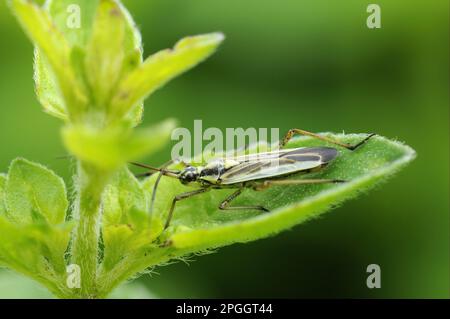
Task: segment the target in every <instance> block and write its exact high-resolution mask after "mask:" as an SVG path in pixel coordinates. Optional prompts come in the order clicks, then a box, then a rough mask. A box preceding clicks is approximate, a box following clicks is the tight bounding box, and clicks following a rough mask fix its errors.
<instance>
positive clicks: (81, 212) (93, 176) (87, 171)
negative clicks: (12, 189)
mask: <svg viewBox="0 0 450 319" xmlns="http://www.w3.org/2000/svg"><path fill="white" fill-rule="evenodd" d="M108 176H109V174H108V173H106V172H104V171H100V170H98V169H96V168H94V167H92V166H89V165H87V164H85V163H81V162H80V163H79V164H78V176H77V178H78V187H79V188H78V190H77V203H76V206H75V208H74V217H75V219H76V220H77V227H76V229H75V235H74V239H73V245H72V253H71V256H72V263H74V264H76V265H78V266H79V267H80V271H81V273H80V279H81V286H80V289H79V290H78V291H77V292H76V293H75V294H74V296H77V297H81V298H95V297H96V296H97V294H98V291H97V286H96V279H97V266H98V244H99V232H100V230H99V228H100V217H101V212H100V210H101V198H102V193H103V190H104V188H105V185H106V182H107V179H108Z"/></svg>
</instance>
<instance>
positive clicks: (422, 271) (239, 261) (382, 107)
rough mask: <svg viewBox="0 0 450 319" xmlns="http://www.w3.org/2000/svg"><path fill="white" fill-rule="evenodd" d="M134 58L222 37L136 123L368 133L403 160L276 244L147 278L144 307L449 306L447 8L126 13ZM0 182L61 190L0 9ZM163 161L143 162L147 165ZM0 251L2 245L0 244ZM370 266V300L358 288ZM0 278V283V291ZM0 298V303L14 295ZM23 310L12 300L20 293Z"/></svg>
mask: <svg viewBox="0 0 450 319" xmlns="http://www.w3.org/2000/svg"><path fill="white" fill-rule="evenodd" d="M124 3H125V4H126V5H127V6H128V8H129V10H130V11H131V13H132V14H133V16H134V18H135V20H136V21H137V23H138V25H139V27H140V29H141V31H142V34H143V40H144V48H145V53H146V55H148V54H150V53H152V52H155V51H157V50H159V49H162V48H166V47H170V46H172V45H173V44H174V43H175V42H176V40H177V39H179V38H181V37H183V36H185V35H192V34H198V33H205V32H210V31H222V32H224V33H225V34H226V36H227V40H226V42H225V44H224V45H223V47H222V48H221V49H220V50H219V52H218V53H217V54H216V55H214V56H213V57H212V58H211V59H210V60H208V61H207V62H206V63H204V64H202V65H201V66H199V67H197V68H196V69H195V70H193V71H191V72H189V73H187V74H185V75H183V76H182V77H180V78H178V79H176V80H175V81H173V82H172V83H170V84H169V85H167V86H166V87H165V88H164V89H163V90H161V91H158V92H157V93H155V94H154V95H153V96H152V97H151V99H149V100H148V101H147V102H146V112H145V123H144V125H148V124H150V123H154V122H158V121H160V120H162V119H164V118H166V117H177V118H178V119H179V120H180V125H181V126H183V127H188V128H190V127H192V126H193V120H194V119H202V120H203V125H204V127H219V128H223V129H224V128H226V127H244V128H247V127H256V128H258V127H268V128H271V127H279V128H280V129H281V131H285V130H288V129H289V128H293V127H299V128H304V129H308V130H311V131H315V132H320V131H334V132H342V131H343V130H345V131H346V132H376V133H379V134H381V135H384V136H387V137H391V138H394V139H398V140H401V141H405V142H406V143H407V144H409V145H410V146H412V147H413V148H414V149H416V151H417V152H418V158H417V159H416V161H414V162H413V164H412V165H410V166H409V167H407V168H406V169H405V170H403V171H402V172H401V173H400V174H398V175H397V176H396V177H395V178H393V179H392V180H391V181H390V182H389V183H387V184H385V185H383V186H382V187H379V188H378V189H377V190H375V191H372V192H370V193H369V194H367V195H364V196H362V197H360V198H358V199H357V200H354V201H351V202H348V203H346V204H345V205H343V206H342V207H339V208H338V209H335V210H334V211H333V212H331V213H328V214H326V215H324V216H323V217H322V218H321V219H320V220H314V221H311V222H309V223H307V224H304V225H301V226H298V227H296V228H294V229H292V230H291V231H287V232H285V233H282V234H280V235H278V236H276V237H273V238H268V239H265V240H261V241H258V242H254V243H249V244H245V245H242V244H239V245H233V246H230V247H226V248H222V249H220V251H218V252H217V253H214V254H210V255H206V256H202V257H196V258H194V260H195V261H194V262H192V263H190V265H189V266H187V265H186V264H184V263H176V264H172V265H169V266H165V267H161V268H158V269H156V272H157V274H153V275H152V277H151V278H150V277H149V276H144V277H142V278H141V279H139V280H141V281H142V282H143V283H145V284H146V285H147V286H148V287H149V288H150V289H151V291H152V293H153V294H154V295H156V296H159V297H191V298H194V297H363V298H372V297H376V298H391V297H401V298H404V297H412V298H419V297H420V298H432V297H440V298H444V297H449V282H450V279H449V251H450V248H449V239H450V238H449V237H450V236H449V60H448V59H449V14H448V12H449V7H448V6H449V5H448V1H446V0H436V1H415V2H411V1H408V0H397V1H387V0H386V1H376V3H377V4H379V5H380V6H381V10H382V28H381V29H376V30H370V29H368V28H367V27H366V18H367V16H368V13H366V7H367V5H368V4H369V3H370V2H367V1H359V0H349V1H339V2H338V1H331V0H329V1H324V0H320V1H317V0H308V1H306V0H305V1H300V0H280V1H273V0H272V1H268V0H246V1H238V0H226V1H225V0H221V1H218V0H210V1H204V0H203V1H202V0H184V1H181V0H146V1H142V0H141V1H138V0H128V1H124ZM0 40H1V42H0V43H1V46H0V146H1V151H0V171H6V170H7V169H8V165H9V163H10V161H11V160H12V159H14V158H15V157H17V156H23V157H26V158H28V159H30V160H34V161H38V162H41V163H44V164H46V165H48V166H49V167H51V168H52V169H54V170H55V171H57V172H58V173H59V174H60V175H62V176H64V178H65V179H66V181H68V182H70V181H71V174H72V169H73V167H71V165H70V163H69V162H68V161H65V160H57V159H55V158H56V157H57V156H60V155H64V154H65V150H64V148H63V146H62V144H61V140H60V135H59V134H60V127H61V123H60V122H59V121H58V120H56V119H53V118H51V117H49V116H47V115H45V114H44V113H43V112H41V110H40V106H39V105H38V103H37V101H36V98H35V96H34V92H33V80H32V75H33V72H32V58H33V53H32V46H31V45H30V43H29V42H28V40H27V39H26V38H25V36H24V34H23V33H22V31H21V30H20V28H19V27H18V25H17V23H16V22H15V20H14V18H13V17H12V16H11V14H10V12H9V11H8V10H7V8H6V4H5V1H4V0H0ZM169 156H170V146H168V147H167V148H166V150H164V151H162V152H160V153H159V154H158V155H157V156H154V157H152V158H147V159H144V160H145V161H146V162H148V163H153V164H155V165H156V164H160V163H162V162H164V161H165V160H166V159H168V157H169ZM0 238H1V234H0ZM372 263H376V264H379V265H380V266H381V276H382V288H381V289H373V290H370V289H368V288H367V287H366V277H367V275H368V274H367V273H366V267H367V265H368V264H372ZM2 278H4V276H2ZM20 287H21V285H14V283H10V284H9V285H7V284H5V283H3V284H0V296H3V297H4V296H17V295H21V294H20V293H18V291H14V290H11V289H16V290H17V289H21V288H20ZM22 296H26V292H24V294H23V295H22Z"/></svg>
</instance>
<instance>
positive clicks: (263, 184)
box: [253, 179, 346, 191]
mask: <svg viewBox="0 0 450 319" xmlns="http://www.w3.org/2000/svg"><path fill="white" fill-rule="evenodd" d="M345 182H346V181H344V180H341V179H279V180H268V181H264V182H260V183H255V184H254V186H253V189H254V190H257V191H260V190H264V189H266V188H269V187H270V186H281V185H311V184H336V183H345Z"/></svg>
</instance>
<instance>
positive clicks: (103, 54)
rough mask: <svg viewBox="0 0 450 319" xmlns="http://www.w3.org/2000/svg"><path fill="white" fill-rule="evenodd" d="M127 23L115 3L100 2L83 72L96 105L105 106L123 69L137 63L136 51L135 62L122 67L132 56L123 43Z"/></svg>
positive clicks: (134, 65)
mask: <svg viewBox="0 0 450 319" xmlns="http://www.w3.org/2000/svg"><path fill="white" fill-rule="evenodd" d="M127 22H128V21H127V18H126V16H125V13H124V12H123V11H121V6H120V5H119V4H118V2H116V1H113V0H101V1H100V4H99V7H98V8H97V15H96V18H95V20H94V25H93V30H92V36H91V38H90V40H89V42H88V45H87V51H86V70H89V72H86V73H87V79H88V82H89V85H90V87H91V89H92V91H93V92H94V98H95V105H97V106H106V105H107V104H108V102H109V99H110V97H111V95H112V93H113V90H114V88H115V87H116V84H117V82H118V81H119V79H120V78H121V77H122V76H123V74H122V71H123V70H125V71H126V72H130V71H131V70H132V69H133V68H136V67H137V66H138V65H139V64H140V56H141V54H140V52H139V51H137V60H136V59H131V61H130V60H128V61H127V62H128V65H127V66H125V61H126V59H127V58H128V55H129V54H132V53H135V52H133V51H131V52H130V47H129V43H127V41H126V38H127V36H129V34H127V27H128V25H127ZM131 49H134V48H133V47H132V48H131ZM135 56H136V55H133V57H132V58H134V57H135Z"/></svg>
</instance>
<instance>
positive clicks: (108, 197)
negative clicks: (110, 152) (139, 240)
mask: <svg viewBox="0 0 450 319" xmlns="http://www.w3.org/2000/svg"><path fill="white" fill-rule="evenodd" d="M134 210H138V211H143V212H145V211H147V199H146V196H145V193H144V190H143V189H142V187H141V185H140V183H139V181H138V180H137V179H136V177H134V175H133V174H132V173H131V172H130V171H129V170H128V169H127V168H123V169H121V170H119V171H118V172H117V173H116V174H115V176H114V177H113V179H112V181H111V183H110V184H109V185H108V186H107V187H106V189H105V192H104V194H103V225H104V226H105V227H106V226H111V225H120V224H128V225H130V226H132V227H133V228H142V227H143V226H145V225H142V224H141V223H140V222H139V218H138V219H136V218H135V217H134V215H133V214H134Z"/></svg>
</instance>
